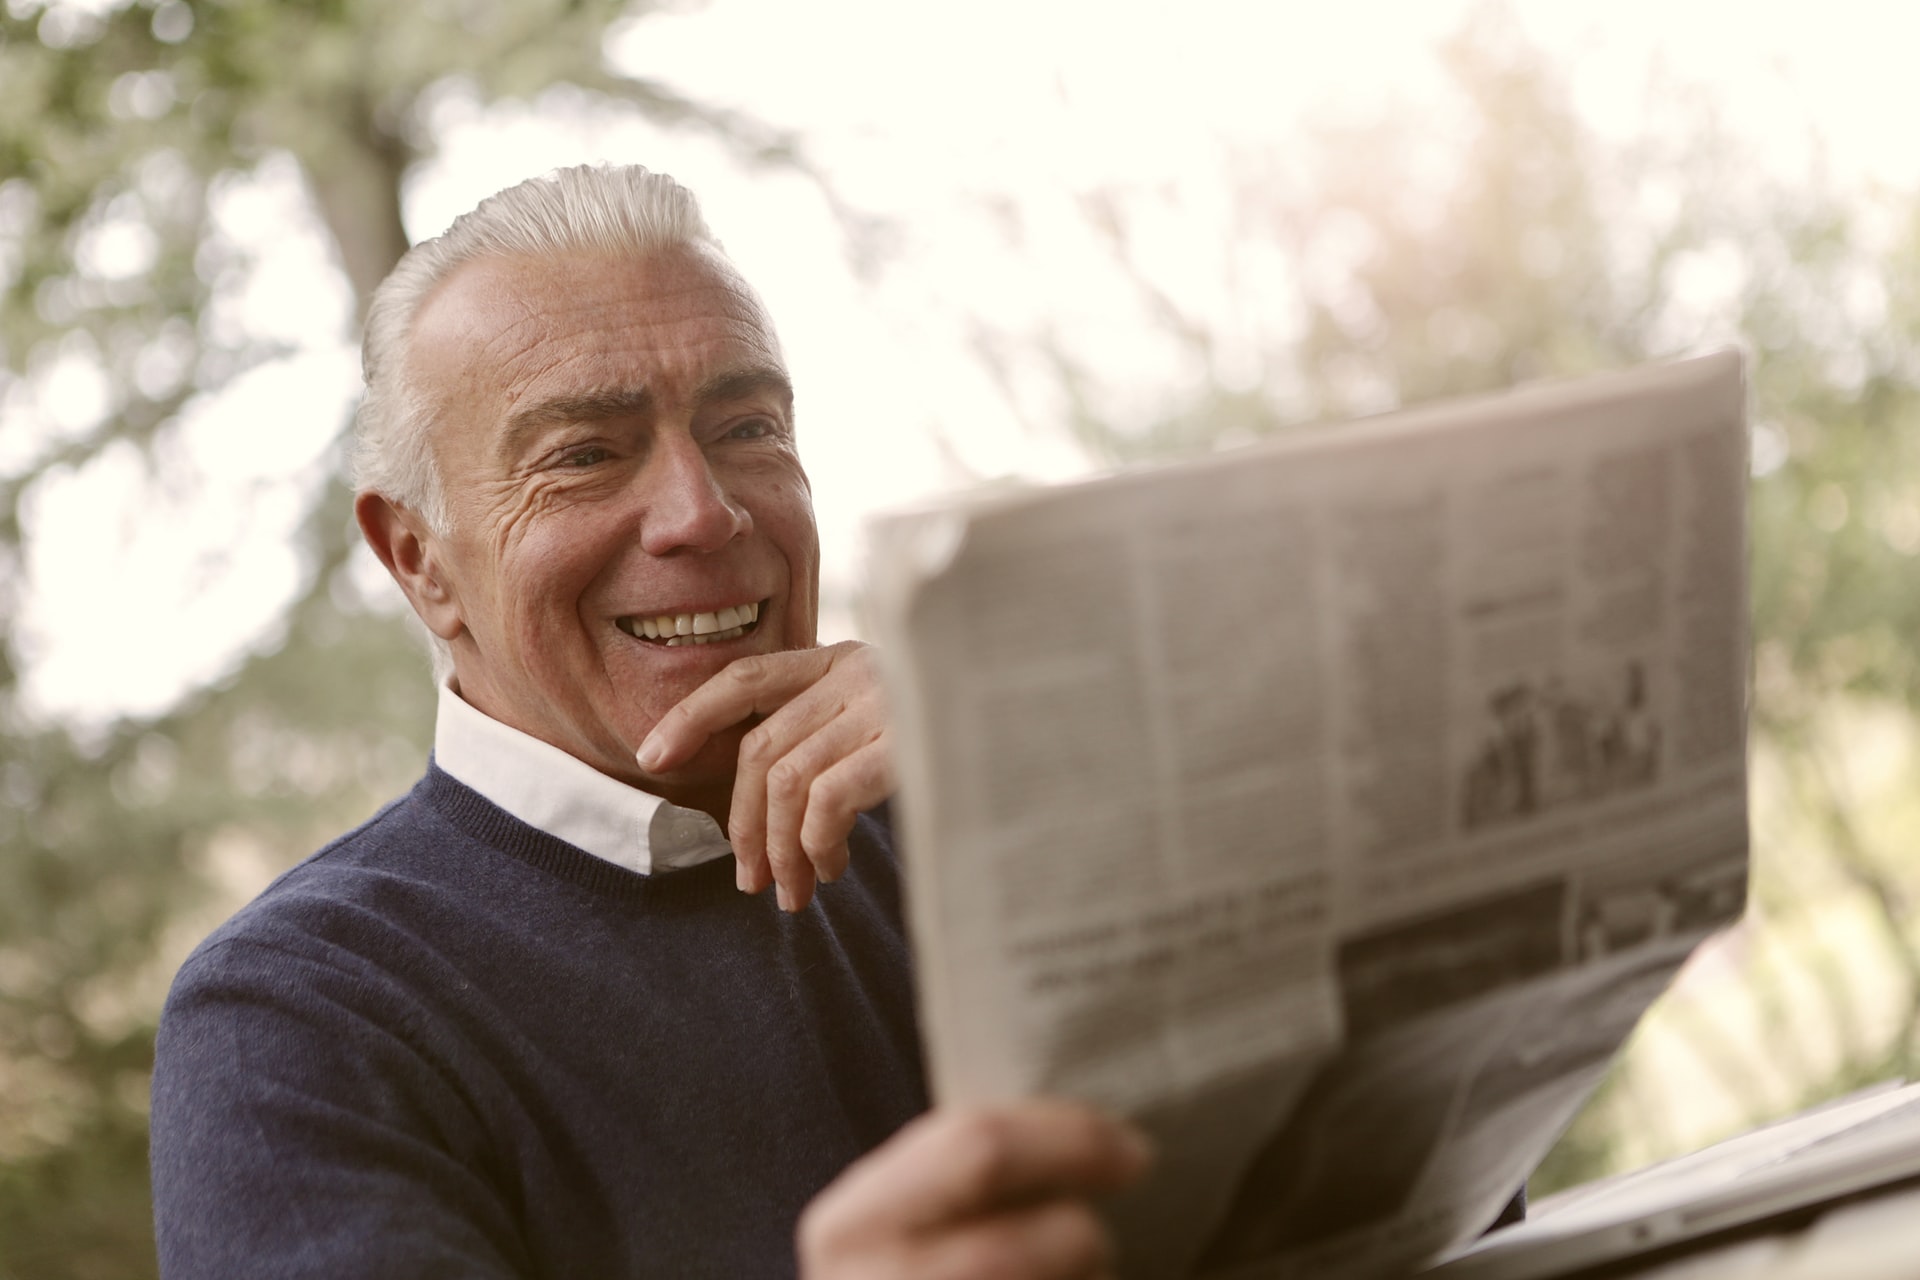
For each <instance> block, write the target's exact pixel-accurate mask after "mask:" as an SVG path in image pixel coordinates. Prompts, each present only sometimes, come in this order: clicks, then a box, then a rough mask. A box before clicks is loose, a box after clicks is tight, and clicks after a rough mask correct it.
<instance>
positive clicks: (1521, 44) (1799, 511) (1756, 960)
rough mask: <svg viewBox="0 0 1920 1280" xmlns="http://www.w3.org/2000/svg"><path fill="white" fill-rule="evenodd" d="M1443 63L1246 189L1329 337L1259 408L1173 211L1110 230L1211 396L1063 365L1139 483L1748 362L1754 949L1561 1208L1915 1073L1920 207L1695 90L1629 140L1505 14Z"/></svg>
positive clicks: (1114, 194)
mask: <svg viewBox="0 0 1920 1280" xmlns="http://www.w3.org/2000/svg"><path fill="white" fill-rule="evenodd" d="M1442 58H1443V63H1444V66H1445V69H1446V72H1447V83H1448V94H1449V101H1448V102H1446V103H1445V104H1442V105H1441V106H1440V107H1438V108H1436V107H1434V106H1433V105H1432V104H1423V105H1422V107H1421V108H1420V109H1419V111H1417V112H1416V111H1414V110H1410V109H1408V108H1406V107H1404V106H1402V107H1399V108H1393V109H1388V110H1385V111H1383V112H1382V113H1381V114H1380V115H1379V116H1378V117H1377V118H1373V119H1362V120H1354V119H1345V120H1339V121H1332V122H1327V121H1323V122H1322V123H1321V124H1320V125H1318V126H1317V127H1316V128H1315V129H1314V130H1313V131H1311V134H1310V136H1309V137H1308V138H1307V139H1306V140H1305V142H1304V144H1303V146H1302V148H1301V149H1300V151H1298V152H1296V153H1293V154H1278V155H1260V156H1249V157H1241V158H1240V162H1239V164H1238V167H1237V170H1236V172H1237V173H1238V176H1239V182H1240V199H1239V202H1238V204H1237V205H1236V207H1235V208H1234V210H1233V217H1232V222H1231V225H1230V226H1229V227H1227V228H1225V229H1223V236H1224V238H1226V239H1228V240H1230V241H1231V242H1233V243H1234V244H1235V246H1236V249H1235V252H1236V253H1240V254H1242V255H1244V256H1248V257H1252V256H1255V252H1254V251H1255V250H1260V251H1265V252H1267V253H1269V254H1270V255H1276V256H1278V257H1279V258H1281V259H1283V260H1285V261H1287V262H1290V263H1293V264H1296V266H1297V267H1298V268H1300V269H1299V271H1298V275H1297V280H1296V287H1297V298H1296V303H1297V311H1298V315H1297V323H1296V324H1295V325H1294V327H1293V328H1292V330H1291V331H1290V332H1289V333H1288V334H1287V335H1285V336H1284V337H1283V338H1281V339H1279V340H1270V341H1269V342H1268V343H1267V345H1265V346H1264V347H1262V348H1261V350H1260V351H1259V352H1258V353H1257V357H1256V358H1255V359H1254V360H1253V361H1251V363H1252V364H1254V365H1257V366H1258V367H1259V368H1260V369H1261V370H1262V373H1261V376H1260V378H1259V380H1258V382H1257V384H1256V385H1254V386H1252V387H1248V386H1247V385H1245V380H1244V379H1241V380H1239V381H1232V380H1228V379H1225V378H1223V377H1221V376H1220V374H1219V372H1218V353H1219V350H1220V349H1221V348H1222V347H1223V346H1224V345H1225V343H1226V341H1227V339H1228V337H1229V335H1226V334H1223V333H1222V332H1220V331H1219V328H1218V325H1217V322H1215V321H1213V320H1211V319H1209V317H1208V316H1206V315H1203V314H1201V313H1199V312H1198V311H1197V310H1196V309H1193V308H1191V307H1183V306H1182V305H1181V304H1180V303H1179V301H1178V300H1177V289H1176V288H1175V284H1176V282H1175V281H1172V280H1170V279H1169V278H1167V277H1166V276H1164V275H1156V274H1154V273H1153V272H1152V271H1149V270H1147V269H1145V268H1143V267H1141V266H1139V265H1138V262H1139V260H1140V257H1141V255H1138V254H1136V253H1135V252H1134V246H1135V237H1136V230H1137V229H1138V228H1141V227H1146V226H1149V225H1151V222H1152V219H1153V216H1154V214H1155V212H1156V209H1157V208H1158V207H1159V203H1160V202H1161V201H1162V200H1163V199H1164V198H1165V195H1164V193H1162V192H1156V191H1152V190H1136V191H1124V190H1108V191H1103V192H1099V193H1096V194H1094V195H1093V196H1090V197H1087V199H1086V203H1087V206H1088V207H1089V208H1090V209H1091V210H1092V211H1093V215H1094V216H1093V217H1092V218H1091V220H1090V221H1091V225H1092V226H1093V228H1094V229H1095V231H1096V232H1097V233H1098V234H1100V235H1101V236H1103V237H1104V238H1105V239H1106V240H1107V241H1108V242H1109V244H1110V245H1111V247H1112V249H1113V256H1114V259H1115V261H1116V263H1118V264H1119V265H1120V266H1121V268H1122V269H1124V270H1126V271H1128V272H1129V273H1130V274H1131V276H1132V279H1133V281H1134V285H1135V287H1136V289H1137V291H1138V294H1139V297H1140V299H1141V306H1140V311H1141V313H1142V314H1143V315H1145V316H1148V317H1151V318H1152V319H1153V321H1154V322H1155V323H1156V324H1157V325H1158V326H1159V328H1160V330H1161V332H1162V334H1163V336H1164V339H1165V340H1166V341H1167V342H1169V343H1172V344H1176V345H1178V346H1179V347H1180V348H1182V349H1184V350H1186V351H1187V352H1188V353H1189V355H1190V356H1191V367H1192V375H1193V376H1192V388H1193V389H1192V391H1191V393H1190V394H1189V395H1187V396H1186V397H1185V398H1184V399H1182V400H1180V401H1179V402H1177V403H1173V404H1168V405H1159V406H1155V407H1154V409H1153V410H1152V411H1149V412H1146V413H1135V414H1133V415H1131V416H1129V415H1127V414H1125V413H1116V412H1114V410H1113V408H1112V407H1111V406H1105V405H1102V404H1100V403H1099V402H1098V399H1097V397H1096V395H1095V394H1094V385H1095V384H1094V381H1093V379H1092V378H1091V377H1090V376H1089V375H1088V374H1087V372H1086V367H1087V362H1085V361H1084V360H1082V359H1080V358H1078V357H1077V356H1076V354H1075V352H1074V350H1073V348H1072V346H1071V344H1070V343H1069V342H1067V341H1065V340H1063V339H1061V338H1058V337H1056V336H1053V335H1043V337H1042V339H1041V345H1042V348H1043V350H1044V351H1045V352H1046V355H1047V358H1048V360H1049V361H1050V362H1051V364H1052V367H1053V371H1054V374H1055V378H1056V381H1057V383H1058V385H1059V387H1060V388H1061V389H1063V390H1064V393H1065V395H1064V399H1065V403H1066V405H1067V407H1068V414H1067V416H1068V423H1069V426H1070V427H1071V429H1072V430H1073V431H1074V432H1075V434H1076V436H1077V437H1078V439H1079V440H1080V441H1081V442H1082V443H1083V444H1084V445H1085V446H1086V447H1087V448H1088V449H1089V451H1090V452H1091V453H1093V454H1094V456H1096V457H1098V458H1101V459H1104V460H1106V461H1109V462H1116V463H1124V462H1132V461H1136V460H1139V459H1142V458H1148V457H1158V456H1165V455H1166V454H1168V453H1169V452H1179V451H1191V450H1194V449H1198V448H1206V447H1208V446H1209V445H1210V444H1211V443H1215V442H1219V441H1221V440H1223V439H1224V440H1231V439H1234V438H1238V437H1241V436H1245V435H1247V434H1252V433H1259V432H1268V431H1277V430H1284V429H1286V428H1287V427H1288V426H1290V425H1292V424H1295V423H1302V422H1308V421H1316V420H1324V419H1331V418H1341V417H1350V416H1357V415H1364V414H1368V413H1374V412H1379V411H1382V410H1386V409H1390V408H1394V407H1396V406H1399V405H1402V404H1410V403H1417V402H1420V401H1424V400H1428V399H1432V398H1436V397H1442V396H1452V395H1460V394H1465V393H1472V392H1477V391H1482V390H1487V389H1492V388H1499V387H1504V386H1507V385H1510V384H1512V383H1514V382H1516V381H1520V380H1523V379H1529V378H1538V377H1545V376H1560V375H1574V374H1580V373H1585V372H1589V371H1592V370H1596V369H1603V368H1617V367H1621V366H1624V365H1628V364H1632V363H1637V362H1641V361H1645V360H1650V359H1657V358H1661V357H1666V356H1672V355H1677V354H1682V353H1685V352H1689V351H1698V350H1702V349H1707V348H1710V347H1713V346H1724V345H1727V344H1730V343H1731V344H1739V345H1741V346H1743V347H1744V348H1745V349H1746V350H1747V351H1748V353H1749V355H1750V358H1751V393H1752V409H1753V417H1754V421H1755V424H1756V434H1755V440H1754V455H1755V464H1756V467H1755V469H1756V479H1755V483H1754V485H1753V490H1752V508H1751V523H1750V538H1751V544H1752V598H1753V623H1754V649H1755V653H1754V661H1755V670H1756V695H1757V696H1756V700H1755V703H1754V706H1753V709H1752V726H1753V731H1754V741H1755V760H1756V769H1755V775H1754V794H1755V797H1756V805H1757V808H1756V817H1755V822H1754V840H1755V844H1754V848H1755V854H1754V857H1755V873H1756V874H1755V880H1754V889H1753V907H1752V912H1751V917H1752V918H1751V919H1750V921H1749V923H1748V924H1747V925H1746V926H1745V927H1744V928H1743V930H1742V932H1741V934H1740V935H1739V936H1738V937H1737V938H1736V939H1735V940H1734V941H1733V942H1732V943H1730V944H1729V945H1727V946H1726V947H1723V948H1722V949H1721V952H1720V953H1719V954H1720V958H1721V963H1722V965H1723V966H1726V967H1734V968H1736V969H1737V980H1735V979H1731V978H1727V977H1726V976H1725V975H1724V974H1723V976H1722V978H1720V979H1715V978H1712V977H1710V976H1709V977H1706V978H1699V979H1695V978H1693V977H1692V976H1690V977H1689V980H1688V981H1686V982H1683V983H1681V984H1680V986H1679V988H1678V989H1677V990H1676V992H1675V993H1674V994H1673V995H1672V996H1671V997H1669V999H1668V1001H1666V1002H1665V1003H1664V1004H1663V1005H1662V1006H1661V1008H1660V1010H1659V1011H1658V1013H1657V1014H1656V1016H1655V1017H1654V1018H1653V1019H1652V1022H1651V1025H1650V1026H1649V1027H1648V1028H1646V1029H1645V1032H1644V1034H1642V1035H1641V1036H1640V1037H1638V1038H1637V1039H1636V1042H1635V1043H1634V1045H1633V1046H1632V1047H1631V1050H1630V1052H1629V1053H1628V1054H1627V1055H1626V1057H1625V1059H1624V1060H1623V1062H1622V1064H1621V1065H1620V1066H1619V1068H1618V1069H1617V1070H1616V1073H1615V1075H1614V1076H1613V1077H1612V1078H1611V1079H1610V1080H1609V1082H1608V1084H1607V1086H1606V1087H1605V1088H1603V1089H1602V1090H1601V1092H1600V1093H1599V1095H1598V1096H1597V1097H1596V1098H1595V1100H1594V1102H1593V1104H1592V1105H1591V1106H1590V1107H1589V1109H1588V1110H1587V1112H1586V1113H1585V1114H1584V1115H1583V1117H1582V1118H1581V1119H1580V1120H1579V1121H1578V1122H1576V1124H1575V1126H1574V1128H1573V1129H1572V1131H1571V1132H1570V1133H1569V1134H1568V1135H1567V1137H1566V1139H1565V1141H1564V1142H1563V1144H1562V1146H1561V1147H1560V1149H1559V1150H1557V1151H1556V1152H1555V1153H1554V1154H1553V1155H1552V1157H1551V1158H1550V1159H1549V1161H1548V1162H1547V1164H1546V1166H1545V1167H1544V1168H1543V1169H1542V1171H1541V1173H1540V1176H1539V1178H1538V1179H1537V1180H1536V1186H1535V1189H1536V1191H1545V1190H1551V1189H1553V1188H1554V1187H1557V1186H1562V1185H1566V1184H1567V1183H1568V1182H1571V1181H1577V1180H1583V1179H1584V1178H1587V1177H1591V1176H1594V1175H1596V1174H1599V1173H1604V1172H1610V1171H1613V1170H1615V1169H1618V1168H1620V1167H1621V1166H1622V1165H1623V1164H1625V1163H1627V1162H1630V1161H1635V1160H1642V1159H1646V1158H1650V1157H1653V1156H1657V1155H1661V1154H1667V1153H1669V1152H1671V1151H1672V1150H1674V1149H1675V1148H1677V1147H1680V1146H1683V1145H1686V1144H1689V1143H1697V1142H1699V1141H1702V1140H1704V1139H1706V1138H1708V1137H1711V1136H1714V1134H1713V1132H1712V1129H1713V1128H1714V1127H1715V1125H1719V1126H1726V1125H1730V1124H1731V1125H1738V1124H1750V1123H1753V1122H1757V1121H1759V1120H1761V1119H1765V1118H1768V1117H1770V1116H1771V1115H1775V1114H1779V1113H1781V1112H1783V1111H1788V1110H1793V1109H1797V1108H1799V1107H1803V1106H1805V1105H1808V1104H1810V1103H1811V1102H1813V1101H1815V1100H1818V1099H1821V1098H1824V1097H1829V1096H1832V1095H1834V1094H1837V1093H1841V1092H1844V1091H1846V1090H1848V1089H1851V1088H1854V1087H1857V1086H1859V1085H1861V1084H1864V1083H1866V1082H1870V1081H1874V1080H1881V1079H1886V1078H1888V1077H1890V1076H1901V1075H1907V1074H1911V1072H1912V1070H1913V1062H1914V1056H1915V1053H1916V1052H1917V1051H1920V1045H1917V1038H1920V920H1917V919H1916V918H1915V914H1914V908H1913V906H1912V903H1913V902H1914V900H1915V892H1916V890H1920V862H1917V861H1916V859H1915V857H1914V856H1913V855H1912V854H1911V853H1909V852H1907V851H1908V850H1910V849H1912V848H1913V847H1914V840H1913V835H1914V833H1915V830H1916V819H1917V818H1920V814H1916V812H1915V808H1916V806H1915V805H1914V803H1913V799H1912V797H1913V789H1912V787H1911V785H1910V783H1909V784H1905V785H1902V783H1901V782H1900V781H1899V777H1898V775H1900V774H1901V773H1902V769H1901V768H1900V766H1899V765H1898V764H1890V763H1888V762H1889V761H1890V760H1891V761H1899V762H1906V763H1911V761H1912V758H1913V739H1914V736H1915V735H1914V734H1913V731H1912V728H1911V726H1912V724H1913V723H1914V719H1913V716H1912V712H1913V711H1914V710H1915V709H1916V708H1920V657H1917V656H1916V654H1917V652H1920V651H1917V650H1916V646H1915V644H1914V640H1913V638H1914V637H1915V636H1920V592H1916V591H1915V590H1913V582H1914V573H1915V556H1916V554H1920V345H1916V339H1917V338H1920V286H1917V285H1916V284H1915V282H1916V281H1917V280H1920V202H1917V201H1916V200H1915V199H1914V197H1912V196H1911V195H1906V196H1894V195H1891V194H1880V195H1877V196H1876V195H1870V194H1867V193H1861V192H1854V191H1842V190H1839V189H1836V188H1834V187H1833V186H1831V185H1829V184H1826V183H1825V182H1823V181H1822V180H1821V179H1820V178H1819V177H1818V176H1817V174H1816V176H1815V177H1814V178H1812V179H1806V178H1797V179H1788V178H1786V177H1782V176H1777V175H1774V174H1771V173H1770V172H1769V170H1768V168H1767V165H1766V164H1765V163H1764V162H1763V158H1762V157H1760V156H1757V155H1755V154H1752V153H1751V152H1750V151H1749V150H1748V149H1747V147H1746V146H1745V145H1743V144H1742V143H1740V142H1739V141H1737V140H1735V139H1734V138H1732V137H1730V136H1729V135H1728V134H1727V133H1726V132H1725V130H1723V129H1722V127H1721V126H1720V124H1719V122H1718V121H1717V119H1716V118H1715V116H1714V114H1713V112H1712V111H1711V110H1709V109H1707V108H1706V107H1705V106H1703V105H1701V104H1699V103H1697V102H1693V101H1690V100H1689V99H1688V98H1687V97H1686V95H1684V94H1682V93H1680V92H1678V91H1676V90H1674V89H1672V88H1671V87H1667V88H1659V87H1656V88H1655V89H1654V90H1653V91H1651V92H1650V95H1649V98H1648V102H1647V109H1648V113H1649V115H1648V124H1647V126H1646V128H1645V130H1644V132H1642V133H1641V134H1639V135H1638V136H1636V137H1631V138H1629V139H1627V140H1625V141H1609V140H1606V139H1603V138H1601V137H1600V136H1598V135H1596V134H1595V133H1594V132H1593V130H1592V129H1591V128H1590V127H1589V126H1588V125H1586V124H1585V123H1583V121H1582V120H1581V118H1580V117H1579V116H1578V115H1577V113H1576V112H1575V110H1574V108H1573V105H1572V99H1571V95H1570V89H1569V84H1570V82H1571V76H1570V75H1569V74H1568V71H1567V69H1566V68H1563V67H1561V66H1558V65H1555V64H1554V62H1553V61H1552V60H1551V59H1549V58H1548V57H1547V56H1545V55H1544V54H1543V53H1541V52H1540V50H1538V49H1537V48H1535V47H1533V46H1531V45H1530V44H1529V43H1528V42H1527V41H1526V40H1525V39H1524V37H1523V36H1522V35H1521V34H1520V33H1519V31H1518V29H1517V26H1516V25H1515V24H1514V22H1513V21H1512V20H1511V19H1510V18H1509V17H1507V16H1506V15H1505V13H1504V11H1503V10H1501V9H1499V8H1497V7H1488V8H1484V9H1482V10H1481V11H1480V12H1479V13H1478V14H1477V15H1476V16H1475V17H1474V18H1473V19H1472V20H1471V21H1470V22H1469V23H1468V25H1467V26H1466V27H1465V28H1464V29H1463V30H1462V31H1461V32H1460V33H1459V34H1458V35H1457V36H1456V37H1455V38H1454V39H1452V40H1451V41H1450V42H1448V43H1447V45H1446V46H1445V48H1444V49H1443V51H1442ZM1461 139H1465V140H1467V141H1466V145H1464V146H1462V145H1459V140H1461ZM1254 305H1255V306H1259V305H1264V306H1265V307H1266V308H1268V309H1269V310H1271V309H1272V308H1274V307H1275V306H1276V305H1277V301H1276V299H1274V298H1272V297H1270V296H1269V297H1265V298H1262V299H1259V300H1258V301H1257V302H1256V303H1255V304H1254ZM1248 309H1249V308H1248V307H1244V306H1243V307H1239V308H1235V309H1233V310H1235V311H1237V312H1245V311H1247V310H1248ZM1243 363H1246V362H1245V361H1243ZM1869 727H1871V728H1872V730H1873V732H1872V733H1868V732H1867V729H1868V728H1869ZM1906 776H1907V777H1911V774H1910V772H1909V773H1907V774H1906ZM1875 779H1877V780H1878V781H1874V780H1875ZM1683 1066H1684V1068H1685V1069H1684V1070H1683V1069H1682V1067H1683ZM1682 1077H1687V1078H1688V1079H1687V1080H1686V1081H1684V1082H1683V1081H1682ZM1702 1098H1706V1099H1708V1100H1710V1101H1711V1102H1712V1104H1713V1105H1712V1106H1710V1107H1708V1106H1701V1105H1698V1104H1699V1103H1700V1100H1701V1099H1702ZM1695 1112H1711V1113H1713V1114H1716V1115H1719V1116H1720V1117H1721V1119H1720V1120H1718V1121H1716V1122H1713V1123H1708V1122H1704V1121H1701V1120H1697V1119H1696V1118H1694V1115H1693V1113H1695Z"/></svg>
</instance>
